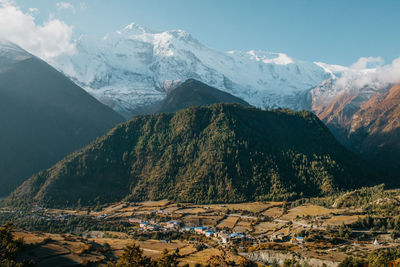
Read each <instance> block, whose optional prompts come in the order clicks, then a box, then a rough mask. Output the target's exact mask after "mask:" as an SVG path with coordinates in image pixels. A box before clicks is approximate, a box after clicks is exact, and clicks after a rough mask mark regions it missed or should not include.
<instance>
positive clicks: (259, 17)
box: [16, 0, 400, 65]
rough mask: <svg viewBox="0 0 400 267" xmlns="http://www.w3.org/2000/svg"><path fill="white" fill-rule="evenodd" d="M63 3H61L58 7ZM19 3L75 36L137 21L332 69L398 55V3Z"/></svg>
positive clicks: (88, 0)
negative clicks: (60, 23) (70, 28)
mask: <svg viewBox="0 0 400 267" xmlns="http://www.w3.org/2000/svg"><path fill="white" fill-rule="evenodd" d="M60 2H61V1H60ZM62 2H65V3H70V4H71V5H72V6H73V7H74V9H72V8H64V9H62V8H60V6H58V7H57V1H54V0H34V1H33V0H17V1H16V3H17V5H18V6H20V7H21V8H22V10H24V11H25V12H27V11H28V8H37V9H38V10H39V12H38V13H36V15H35V18H36V21H37V22H38V23H42V22H45V21H47V20H49V18H50V17H51V18H58V19H60V20H62V21H63V22H65V23H66V24H68V25H73V27H74V28H73V34H74V35H75V36H78V35H80V34H93V35H98V36H103V35H104V34H105V33H107V32H110V31H115V30H117V29H121V28H123V27H124V26H126V25H127V24H129V23H130V22H136V23H138V24H141V25H143V26H146V27H148V28H151V29H155V30H169V29H183V30H185V31H187V32H190V33H191V34H192V35H193V36H194V37H196V38H197V39H199V40H200V41H201V42H203V43H204V44H206V45H208V46H209V47H212V48H216V49H218V50H246V51H247V50H251V49H256V50H258V49H260V50H267V51H272V52H284V53H287V54H288V55H289V56H291V57H294V58H298V59H302V60H307V61H323V62H326V63H330V64H342V65H350V64H351V63H353V62H355V61H356V60H357V59H358V58H360V57H367V56H374V57H376V56H381V57H382V58H383V59H384V60H385V62H386V63H389V62H391V61H392V60H393V59H394V58H397V57H399V56H400V33H399V31H400V19H399V14H400V1H395V0H384V1H368V0H347V1H345V0H343V1H342V0H336V1H327V0H307V1H306V0H293V1H285V0H277V1H272V0H251V1H249V0H247V1H245V0H201V1H200V0H197V1H194V0H168V1H166V0H112V1H111V0H64V1H62Z"/></svg>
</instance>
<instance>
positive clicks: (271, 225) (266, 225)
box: [254, 222, 285, 234]
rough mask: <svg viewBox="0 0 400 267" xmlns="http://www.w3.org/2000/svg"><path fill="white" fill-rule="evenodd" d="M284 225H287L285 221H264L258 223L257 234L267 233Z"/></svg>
mask: <svg viewBox="0 0 400 267" xmlns="http://www.w3.org/2000/svg"><path fill="white" fill-rule="evenodd" d="M284 225H285V224H284V223H276V222H262V223H259V224H257V225H256V226H255V227H254V228H255V233H256V234H261V233H266V232H268V231H275V230H277V229H279V228H281V227H282V226H284Z"/></svg>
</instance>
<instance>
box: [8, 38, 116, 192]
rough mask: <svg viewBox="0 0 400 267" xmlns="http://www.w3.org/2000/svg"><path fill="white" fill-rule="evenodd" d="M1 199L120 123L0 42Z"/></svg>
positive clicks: (71, 85) (106, 110) (51, 72)
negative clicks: (39, 172) (40, 171)
mask: <svg viewBox="0 0 400 267" xmlns="http://www.w3.org/2000/svg"><path fill="white" fill-rule="evenodd" d="M0 62H1V63H0V125H1V131H0V195H6V194H8V193H10V192H11V191H12V190H13V189H15V188H16V187H17V186H18V185H20V184H21V183H22V182H23V181H24V180H25V179H27V178H29V177H30V176H31V175H32V174H34V173H36V172H38V171H39V170H41V169H45V168H48V167H50V166H51V165H53V164H54V163H56V162H57V161H59V160H60V159H62V158H63V157H65V156H66V155H68V154H70V153H72V152H73V151H75V150H76V149H79V148H81V147H83V146H85V145H87V144H88V143H89V142H91V141H93V140H94V139H95V138H96V137H98V136H101V135H103V134H105V133H106V132H107V131H108V130H109V129H111V128H112V127H114V126H115V125H116V124H117V123H119V122H121V121H123V118H122V117H121V116H120V115H119V114H117V113H116V112H114V111H113V110H111V109H110V108H108V107H106V106H104V105H103V104H101V103H100V102H98V101H97V100H96V99H95V98H93V97H92V96H90V95H89V94H88V93H86V92H85V91H84V90H83V89H81V88H80V87H78V86H76V85H75V84H74V83H73V82H71V81H70V80H69V79H68V78H66V77H65V76H64V75H62V74H60V73H59V72H57V71H56V70H55V69H54V68H52V67H51V66H49V65H48V64H46V63H45V62H43V61H42V60H40V59H38V58H36V57H34V56H32V55H30V54H29V53H27V52H26V51H24V50H22V49H21V48H19V47H18V46H16V45H14V44H12V43H9V42H5V41H1V42H0Z"/></svg>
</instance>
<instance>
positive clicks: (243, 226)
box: [233, 220, 252, 233]
mask: <svg viewBox="0 0 400 267" xmlns="http://www.w3.org/2000/svg"><path fill="white" fill-rule="evenodd" d="M233 230H234V231H235V232H242V233H245V232H251V231H252V228H251V222H249V221H242V220H240V221H239V222H238V223H237V224H236V226H235V228H233Z"/></svg>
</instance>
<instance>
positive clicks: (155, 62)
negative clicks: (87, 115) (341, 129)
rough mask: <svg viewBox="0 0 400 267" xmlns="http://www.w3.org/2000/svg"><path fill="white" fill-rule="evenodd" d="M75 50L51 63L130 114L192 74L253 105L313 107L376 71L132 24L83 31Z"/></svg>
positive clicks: (116, 107) (324, 102) (122, 111)
mask: <svg viewBox="0 0 400 267" xmlns="http://www.w3.org/2000/svg"><path fill="white" fill-rule="evenodd" d="M76 50H77V53H76V54H74V55H63V56H60V57H58V58H55V59H53V61H52V62H50V64H52V65H53V66H54V67H56V68H57V69H58V70H60V71H61V72H63V73H64V74H66V75H67V76H69V77H70V78H71V79H72V80H73V81H75V82H76V83H77V84H78V85H80V86H81V87H83V88H84V89H86V90H87V91H88V92H89V93H91V94H93V95H94V96H95V97H97V98H98V99H99V100H100V101H102V102H103V103H105V104H107V105H109V106H111V107H112V108H114V109H115V110H116V111H118V112H120V113H121V114H123V115H125V116H127V117H129V116H130V115H131V112H132V110H134V109H135V108H138V107H141V106H146V105H149V104H152V103H155V102H157V101H160V100H162V99H163V98H164V97H165V96H166V94H167V92H168V91H169V90H171V89H172V88H174V87H175V86H176V85H177V84H179V82H182V81H185V80H187V79H189V78H193V79H196V80H199V81H201V82H203V83H206V84H208V85H210V86H213V87H215V88H218V89H220V90H223V91H226V92H228V93H230V94H233V95H235V96H237V97H240V98H242V99H244V100H245V101H247V102H248V103H250V104H252V105H255V106H258V107H278V106H280V107H288V108H292V109H312V108H313V107H314V106H319V107H321V106H326V105H327V104H328V103H329V102H330V101H332V100H333V99H334V98H335V97H337V96H338V95H340V94H342V93H343V92H346V91H348V90H354V88H355V87H356V88H357V87H359V88H361V87H363V86H361V85H360V84H357V82H356V81H359V80H362V78H363V77H364V76H365V75H366V74H369V73H371V72H374V69H373V68H362V69H360V68H352V67H344V66H339V65H329V64H326V63H322V62H305V61H301V60H296V59H293V58H291V57H289V56H288V55H286V54H283V53H272V52H265V51H255V50H250V51H248V52H243V51H228V52H221V51H217V50H214V49H211V48H209V47H206V46H205V45H203V44H202V43H201V42H200V41H198V40H197V39H196V38H194V37H193V36H192V35H191V34H189V33H187V32H185V31H182V30H171V31H165V32H156V31H153V30H150V29H147V28H145V27H143V26H141V25H138V24H136V23H132V24H129V25H128V26H126V27H124V28H123V29H121V30H119V31H116V32H113V33H109V34H107V35H106V36H105V37H104V38H98V39H96V38H92V37H90V36H82V37H81V38H80V39H79V40H77V43H76ZM376 86H378V84H377V85H376ZM372 87H375V85H372ZM357 90H358V89H357ZM369 91H370V90H369Z"/></svg>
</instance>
